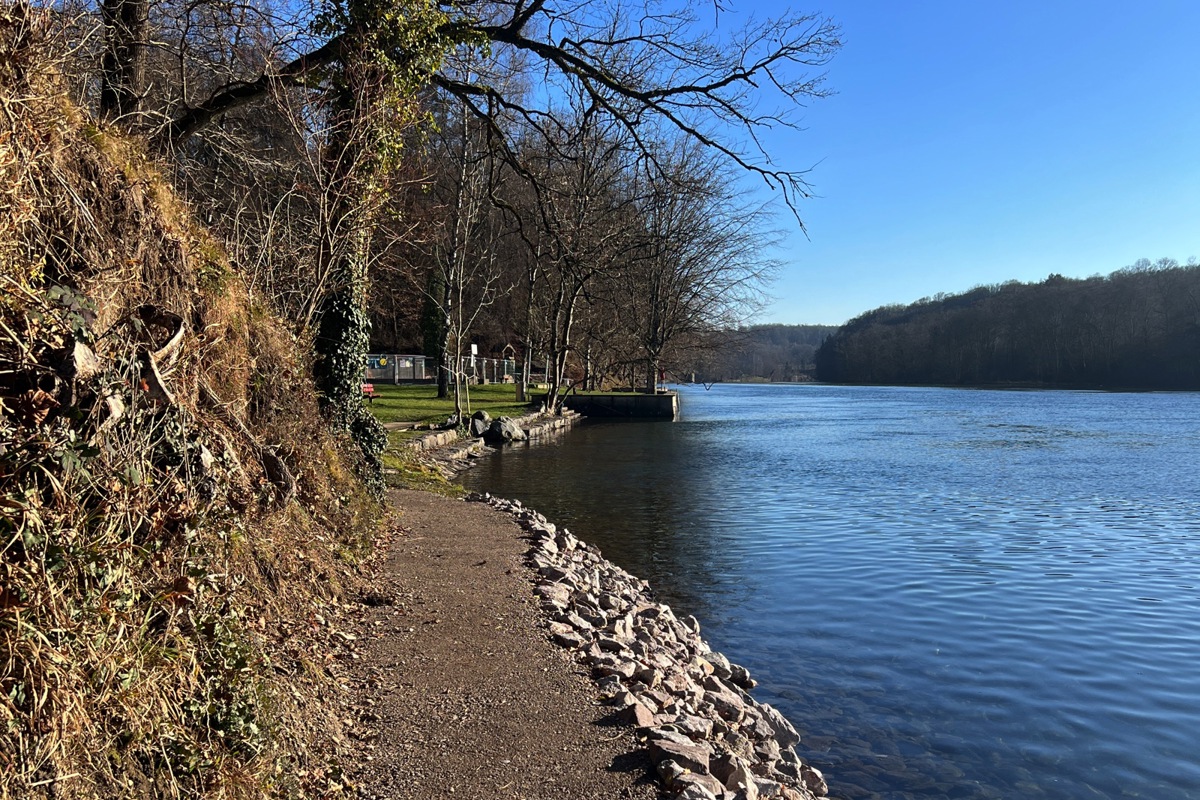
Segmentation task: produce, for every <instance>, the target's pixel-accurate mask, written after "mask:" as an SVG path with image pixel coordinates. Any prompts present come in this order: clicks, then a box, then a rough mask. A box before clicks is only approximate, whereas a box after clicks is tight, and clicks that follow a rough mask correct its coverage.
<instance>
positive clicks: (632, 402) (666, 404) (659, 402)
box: [563, 392, 679, 419]
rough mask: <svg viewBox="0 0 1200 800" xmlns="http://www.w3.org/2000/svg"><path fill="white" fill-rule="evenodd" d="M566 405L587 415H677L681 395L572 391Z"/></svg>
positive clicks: (667, 417) (672, 393) (668, 417)
mask: <svg viewBox="0 0 1200 800" xmlns="http://www.w3.org/2000/svg"><path fill="white" fill-rule="evenodd" d="M563 405H565V406H566V407H567V408H569V409H571V410H572V411H578V412H579V413H580V414H583V415H584V416H586V417H623V418H629V419H636V418H640V419H675V417H676V416H678V414H679V395H678V394H676V393H675V392H664V393H661V394H585V395H578V394H570V395H567V397H566V399H565V400H564V401H563Z"/></svg>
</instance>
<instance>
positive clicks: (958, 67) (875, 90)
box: [737, 0, 1200, 324]
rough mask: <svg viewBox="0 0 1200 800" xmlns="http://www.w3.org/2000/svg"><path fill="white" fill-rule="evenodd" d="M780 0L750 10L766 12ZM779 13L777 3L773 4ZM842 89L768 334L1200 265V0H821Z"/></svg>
mask: <svg viewBox="0 0 1200 800" xmlns="http://www.w3.org/2000/svg"><path fill="white" fill-rule="evenodd" d="M774 5H776V0H771V2H768V3H753V4H752V3H749V2H745V0H743V3H741V4H739V6H737V8H738V9H739V11H740V10H743V9H749V8H753V9H754V10H755V13H756V14H760V15H761V14H766V13H769V12H770V11H771V7H772V6H774ZM783 5H784V4H783V3H782V2H778V6H779V7H780V8H782V7H783ZM792 7H793V8H796V9H797V10H802V11H811V12H821V13H823V14H826V15H828V16H831V17H832V18H833V19H834V20H835V21H837V22H838V23H839V24H840V25H841V27H842V37H843V42H844V44H843V47H842V50H841V52H840V53H839V54H838V55H837V57H836V58H835V59H834V60H833V62H832V63H831V64H830V66H829V68H828V76H829V77H828V81H829V87H830V88H832V89H833V90H834V91H836V92H837V94H836V95H835V96H833V97H831V98H828V99H825V100H820V101H817V102H815V103H813V104H812V105H811V106H810V107H809V108H808V109H807V110H806V111H805V114H804V118H803V124H804V125H805V126H806V128H807V129H806V130H805V131H803V132H800V133H792V132H789V133H787V134H780V135H777V136H775V137H774V138H773V139H772V140H771V141H770V147H771V149H772V150H773V152H774V153H778V154H784V155H786V156H787V159H785V163H787V165H788V166H789V167H790V166H800V167H807V166H811V167H812V168H813V171H812V173H811V182H812V184H813V185H814V187H815V189H816V191H817V193H818V195H819V197H818V198H817V199H814V200H809V201H805V202H804V203H803V204H802V206H801V209H800V211H801V217H802V218H803V220H804V222H805V224H806V226H807V228H808V239H805V237H804V235H803V234H802V233H800V232H798V231H796V230H795V225H794V222H792V220H791V219H790V218H788V219H785V218H784V217H782V216H781V218H780V221H781V222H789V223H792V231H791V233H790V235H789V236H788V238H787V241H786V244H785V246H784V248H783V249H782V250H781V251H780V257H781V258H782V259H783V261H784V262H785V267H784V270H783V272H782V274H781V276H780V278H779V280H778V282H777V283H776V284H775V285H774V287H773V289H772V293H773V295H774V296H775V297H776V300H775V302H774V303H773V304H772V305H771V306H770V307H769V308H767V309H766V311H765V312H764V313H763V314H762V315H760V317H759V321H762V322H783V323H824V324H839V323H841V322H844V321H846V320H847V319H849V318H851V317H853V316H855V315H857V314H859V313H861V312H863V311H866V310H868V309H871V308H875V307H877V306H880V305H884V304H888V303H907V302H911V301H913V300H916V299H918V298H920V297H924V296H928V295H933V294H936V293H938V292H956V291H962V290H965V289H968V288H970V287H972V286H975V285H978V284H987V283H1001V282H1003V281H1006V280H1010V279H1016V280H1021V281H1028V280H1041V279H1043V278H1045V277H1046V276H1047V275H1048V274H1050V273H1052V272H1057V273H1061V274H1063V275H1067V276H1071V277H1085V276H1088V275H1094V274H1097V273H1108V272H1111V271H1113V270H1115V269H1119V268H1120V267H1123V266H1125V265H1127V264H1131V263H1133V262H1134V261H1136V260H1137V259H1138V258H1142V257H1146V258H1150V259H1152V260H1153V259H1157V258H1160V257H1163V256H1169V257H1172V258H1176V259H1178V260H1180V261H1181V262H1182V261H1186V260H1187V259H1188V258H1189V257H1191V256H1200V152H1198V146H1200V56H1198V46H1200V0H1139V1H1138V2H1129V0H1123V1H1122V2H1115V0H1088V1H1087V2H1085V1H1084V0H1069V1H1068V0H1039V1H1038V2H1031V1H1029V0H988V1H987V2H983V1H982V0H926V1H922V0H911V1H906V2H901V1H900V0H825V2H824V3H823V4H821V5H816V4H814V5H811V6H804V5H798V4H796V3H793V4H792Z"/></svg>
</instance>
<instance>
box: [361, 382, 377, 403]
mask: <svg viewBox="0 0 1200 800" xmlns="http://www.w3.org/2000/svg"><path fill="white" fill-rule="evenodd" d="M362 395H363V397H365V398H367V402H368V403H374V402H375V384H373V383H364V384H363V385H362Z"/></svg>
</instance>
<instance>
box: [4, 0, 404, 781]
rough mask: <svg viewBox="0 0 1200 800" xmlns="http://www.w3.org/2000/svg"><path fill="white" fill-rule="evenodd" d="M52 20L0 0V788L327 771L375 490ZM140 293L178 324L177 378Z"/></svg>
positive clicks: (376, 514) (262, 315)
mask: <svg viewBox="0 0 1200 800" xmlns="http://www.w3.org/2000/svg"><path fill="white" fill-rule="evenodd" d="M44 31H45V28H44V19H42V18H36V15H34V16H31V17H19V16H18V12H17V11H16V10H14V9H13V8H11V7H10V8H7V9H5V10H0V297H2V298H3V301H2V302H0V798H10V797H12V798H16V797H20V798H39V797H45V798H49V797H55V798H76V797H78V798H83V797H118V796H121V797H124V796H152V797H201V796H203V797H213V798H223V797H229V798H237V797H260V796H263V795H264V794H269V795H275V796H320V795H330V794H336V793H337V788H336V787H337V785H338V782H337V780H336V775H337V768H336V764H333V763H331V760H335V759H336V757H337V752H338V750H339V746H338V745H337V744H336V741H337V740H338V739H340V737H341V733H340V730H341V728H340V723H339V722H338V715H337V708H336V704H335V703H334V701H333V699H332V698H333V697H335V696H336V695H337V694H338V693H337V692H336V691H330V689H329V687H331V686H336V685H337V684H336V682H337V676H338V674H339V673H338V669H337V659H336V658H335V654H336V653H337V652H338V646H337V644H336V642H335V640H334V637H332V635H331V630H332V628H333V626H334V625H336V620H337V619H338V618H339V616H340V615H342V614H345V613H347V610H348V609H349V608H351V607H352V606H353V604H354V602H355V597H357V595H358V594H359V593H360V592H361V591H362V590H363V588H364V582H365V580H366V577H365V576H366V569H367V568H366V566H365V565H366V563H367V561H368V560H369V556H370V553H371V542H372V537H373V536H374V534H375V533H376V532H377V531H378V530H379V525H380V521H379V520H380V510H379V509H378V507H376V506H375V505H374V503H373V502H372V501H370V500H369V499H368V498H367V497H366V496H365V495H364V494H363V493H362V491H361V489H360V487H359V485H358V482H357V481H356V480H355V479H354V477H353V465H352V464H351V463H350V462H348V461H347V457H346V456H345V455H344V454H345V453H346V452H348V450H347V449H345V448H343V446H342V444H343V443H342V442H339V441H336V440H334V439H333V438H331V436H330V435H329V434H328V433H327V432H326V430H325V428H324V426H323V425H321V424H320V422H319V414H318V411H317V405H316V400H315V396H314V394H313V390H312V387H311V384H310V382H309V381H308V379H307V374H308V369H307V366H308V365H307V363H306V361H305V358H304V357H303V355H302V352H303V350H302V349H301V347H299V346H298V345H297V343H296V342H294V341H293V340H292V337H291V336H290V334H289V333H288V332H287V330H286V328H285V327H284V326H283V325H282V324H281V323H280V322H279V321H278V320H277V319H275V318H274V317H273V316H272V315H271V314H270V313H269V312H268V311H267V310H266V309H264V308H262V307H261V306H259V305H257V304H256V303H255V302H254V300H253V299H252V298H251V297H250V295H249V293H248V292H247V290H246V287H245V283H244V282H243V281H242V280H241V278H240V277H239V275H238V273H237V269H236V266H235V265H230V264H229V263H228V261H227V259H226V258H225V256H224V255H223V252H222V251H221V250H220V248H219V247H218V246H217V245H216V244H215V242H214V241H213V240H212V238H211V237H210V236H209V235H208V234H207V233H206V232H205V231H204V230H203V229H202V228H200V227H199V226H198V225H197V224H196V223H195V222H194V220H193V219H192V217H191V216H190V214H189V212H188V209H187V207H186V204H184V203H183V202H182V201H181V200H179V199H178V198H177V197H176V196H175V195H174V194H173V193H172V192H171V190H170V187H169V185H168V184H167V182H166V181H165V180H163V178H162V177H161V175H160V173H159V172H158V171H157V170H156V169H155V166H154V163H153V161H152V160H151V159H150V158H148V157H147V156H146V155H145V153H144V149H143V148H142V146H141V144H140V143H139V142H137V141H135V140H131V139H128V138H126V137H123V136H122V135H120V134H119V133H117V132H115V131H113V130H109V129H107V128H105V127H104V126H103V125H99V124H97V123H95V122H94V121H90V120H87V119H86V117H85V115H83V114H82V113H80V112H79V111H78V110H77V109H73V108H72V107H71V106H70V105H69V103H67V101H66V100H65V98H64V97H63V95H62V93H61V92H60V91H59V90H58V85H57V84H56V82H55V80H54V78H53V75H54V72H55V71H54V68H53V63H50V62H47V61H46V59H47V58H48V56H47V53H49V52H52V48H50V47H49V46H48V45H47V43H46V42H45V40H44V37H43V33H44ZM39 59H41V61H39ZM146 303H152V304H154V305H155V306H157V307H159V308H161V309H165V310H167V311H169V312H172V313H175V314H178V315H179V316H180V317H182V318H183V320H184V322H185V324H186V334H185V336H184V339H183V344H182V346H181V347H180V349H179V350H178V351H177V352H175V353H174V354H172V355H171V356H170V357H169V358H164V359H163V361H162V363H161V364H159V365H158V366H159V367H160V371H161V373H162V375H163V378H164V383H165V385H166V387H167V388H168V390H169V392H170V393H171V395H172V398H173V399H171V400H168V399H166V398H163V397H157V396H155V394H154V393H153V391H151V390H150V389H148V388H147V386H146V383H145V373H144V371H143V367H142V361H141V359H144V358H145V353H146V352H147V351H152V350H154V349H155V348H156V347H157V346H158V345H159V344H161V340H162V338H163V337H162V333H163V332H162V331H158V330H154V329H150V328H146V327H145V326H142V325H139V324H138V323H136V322H133V321H131V313H132V312H133V311H134V310H135V309H136V308H138V307H139V306H141V305H143V304H146ZM79 346H86V347H87V348H88V349H89V350H90V351H91V352H92V353H94V355H95V357H96V369H95V371H94V374H90V375H87V376H84V377H80V375H78V374H75V375H72V370H71V366H72V364H75V363H78V362H76V361H73V360H72V357H71V354H72V352H73V351H74V352H77V348H78V347H79ZM202 383H207V385H208V386H210V387H211V389H212V391H213V393H214V394H215V395H216V396H217V397H218V398H219V399H220V400H221V402H222V405H224V406H225V409H224V410H223V411H220V412H219V410H218V409H214V408H212V407H210V406H208V405H206V404H205V403H204V402H202V400H201V392H200V386H201V384H202ZM113 402H116V403H119V405H120V406H122V407H123V409H124V411H123V413H122V414H120V415H119V416H114V415H113V414H112V412H111V408H112V403H113ZM218 412H219V413H218ZM230 419H236V420H240V424H238V425H232V424H230V423H229V420H230ZM247 430H248V431H249V432H250V434H251V435H250V437H247V435H246V433H245V432H246V431H247ZM264 446H265V447H270V448H272V449H273V450H274V452H276V453H277V454H279V455H280V456H282V458H283V459H284V461H285V462H286V463H287V464H288V465H289V467H290V469H291V471H292V473H293V474H294V475H295V476H296V479H297V492H296V494H295V499H292V500H289V501H287V502H284V503H281V502H280V501H279V495H278V493H277V492H276V490H275V487H274V486H273V485H272V483H271V481H270V479H269V475H268V474H267V473H266V471H265V470H264V467H263V464H262V462H261V459H260V455H259V453H260V448H262V447H264Z"/></svg>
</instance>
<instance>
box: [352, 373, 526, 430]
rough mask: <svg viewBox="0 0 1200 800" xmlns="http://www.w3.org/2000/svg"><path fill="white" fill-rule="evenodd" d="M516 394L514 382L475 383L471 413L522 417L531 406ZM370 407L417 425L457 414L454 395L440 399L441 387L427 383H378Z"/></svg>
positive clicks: (383, 417) (388, 418) (383, 416)
mask: <svg viewBox="0 0 1200 800" xmlns="http://www.w3.org/2000/svg"><path fill="white" fill-rule="evenodd" d="M516 397H517V388H516V387H515V386H513V385H512V384H511V383H489V384H487V385H485V386H472V387H470V404H469V408H470V411H471V412H475V411H479V410H480V409H483V410H484V411H486V412H488V413H489V414H491V415H492V417H519V416H521V415H523V414H527V413H529V411H530V410H531V407H530V405H529V404H528V403H518V402H517V400H516ZM367 408H369V409H370V410H371V413H372V414H374V415H375V418H376V419H378V420H379V421H380V422H411V423H413V424H428V423H431V422H444V421H445V420H446V418H447V417H449V416H450V415H451V414H453V413H454V397H453V396H451V397H449V398H447V399H445V400H439V399H438V398H437V387H436V386H434V385H432V384H427V383H419V384H406V385H402V386H391V385H389V384H384V383H377V384H375V402H373V403H368V404H367ZM463 408H464V411H465V410H466V409H467V408H468V403H467V400H466V398H465V397H464V399H463ZM534 408H536V406H534Z"/></svg>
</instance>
